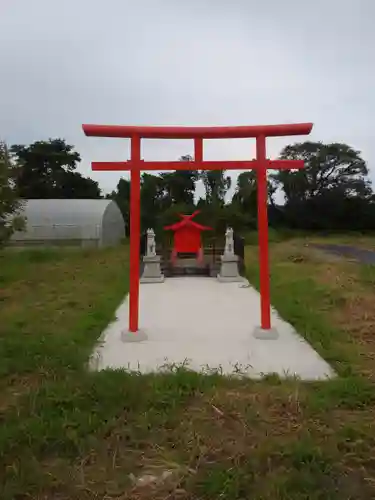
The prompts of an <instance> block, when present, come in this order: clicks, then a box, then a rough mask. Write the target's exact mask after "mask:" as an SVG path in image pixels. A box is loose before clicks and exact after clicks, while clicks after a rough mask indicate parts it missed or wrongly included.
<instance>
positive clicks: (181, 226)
mask: <svg viewBox="0 0 375 500" xmlns="http://www.w3.org/2000/svg"><path fill="white" fill-rule="evenodd" d="M198 214H199V210H196V211H195V212H194V213H192V214H191V215H182V214H180V217H181V219H182V220H180V221H179V222H176V223H175V224H172V225H170V226H165V227H164V229H165V230H166V231H174V235H173V248H172V260H174V259H175V258H176V257H177V254H179V253H195V254H196V256H197V258H198V260H201V259H202V258H203V248H202V240H201V233H202V231H211V230H212V227H208V226H203V225H202V224H199V223H198V222H195V221H193V220H192V219H193V218H194V217H195V216H196V215H198Z"/></svg>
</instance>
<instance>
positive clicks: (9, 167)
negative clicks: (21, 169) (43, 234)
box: [0, 142, 24, 247]
mask: <svg viewBox="0 0 375 500" xmlns="http://www.w3.org/2000/svg"><path fill="white" fill-rule="evenodd" d="M16 174H17V167H16V166H15V165H14V163H13V161H12V158H11V155H10V153H9V151H8V148H7V146H6V144H5V143H4V142H0V247H1V246H2V245H3V244H4V243H6V241H8V239H9V238H10V236H11V235H12V233H13V232H14V231H15V230H20V229H22V228H23V227H24V220H23V218H22V217H20V216H19V215H17V212H18V211H19V209H20V208H21V203H20V201H19V198H18V193H17V189H16V184H15V179H16Z"/></svg>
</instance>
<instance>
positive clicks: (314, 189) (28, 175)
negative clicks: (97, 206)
mask: <svg viewBox="0 0 375 500" xmlns="http://www.w3.org/2000/svg"><path fill="white" fill-rule="evenodd" d="M279 158H280V159H299V160H304V162H305V168H304V169H302V170H292V171H272V172H269V174H268V200H269V223H270V226H273V227H275V228H290V229H298V230H315V231H321V230H324V231H333V230H361V231H363V230H373V229H375V195H374V193H373V190H372V187H371V182H370V179H369V171H368V167H367V165H366V162H365V161H364V160H363V158H362V156H361V153H360V152H359V151H357V150H355V149H353V148H352V147H350V146H348V145H347V144H342V143H331V144H324V143H322V142H309V141H307V142H302V143H295V144H292V145H289V146H286V147H285V148H284V149H283V150H282V151H281V153H280V156H279ZM80 161H81V157H80V155H79V153H78V152H76V151H75V148H74V146H72V145H69V144H67V143H66V141H65V140H63V139H50V140H48V141H36V142H34V143H33V144H30V145H19V144H17V145H13V146H11V147H9V148H8V147H7V146H6V145H5V144H4V143H0V241H1V240H3V239H5V238H6V236H7V235H9V234H10V233H11V232H12V230H13V229H14V227H13V226H14V224H15V225H17V224H18V225H19V224H20V221H19V220H18V219H17V218H15V219H14V218H12V217H10V215H11V214H13V213H15V211H16V210H17V207H19V204H20V202H22V199H33V198H72V199H73V198H91V199H92V198H103V197H105V198H110V199H114V200H115V201H116V202H117V204H118V206H119V207H120V209H121V211H122V213H123V215H124V219H125V221H126V227H127V228H129V209H130V181H129V180H128V179H126V178H122V179H120V181H119V182H118V184H117V187H116V189H115V190H113V191H112V192H111V193H109V194H106V195H104V194H103V193H102V191H101V189H100V186H99V185H98V183H97V182H96V181H94V180H93V179H90V178H89V177H85V176H83V175H82V174H80V173H79V172H78V171H77V168H78V165H79V163H80ZM180 161H182V162H190V161H192V157H191V156H190V155H185V156H181V158H180ZM198 182H200V183H201V185H202V186H203V194H202V196H200V197H199V198H198V199H197V196H196V187H197V183H198ZM231 187H232V178H231V177H230V176H229V175H227V172H225V171H220V170H214V171H198V170H177V171H171V172H166V173H160V174H150V173H146V172H144V173H143V174H142V177H141V214H142V215H141V224H142V228H143V229H146V228H147V227H153V228H155V229H156V230H157V231H159V230H161V228H162V227H163V226H164V225H166V224H169V223H171V222H173V221H175V220H176V215H177V214H178V213H189V212H191V211H192V210H195V209H197V208H198V209H200V211H201V213H200V216H199V217H200V220H201V222H203V223H205V224H207V225H210V226H211V227H213V228H214V230H215V232H216V233H218V234H219V233H223V232H224V230H225V227H226V226H228V225H230V226H232V227H233V228H234V229H235V230H237V231H245V230H249V229H256V227H257V180H256V172H255V171H244V172H241V173H240V174H239V176H238V178H237V182H236V185H235V186H233V195H232V196H231V199H228V191H229V190H230V189H231ZM278 193H279V194H278ZM280 193H281V194H280ZM281 195H283V198H284V202H283V203H280V202H277V200H278V199H280V196H281ZM11 221H12V222H11Z"/></svg>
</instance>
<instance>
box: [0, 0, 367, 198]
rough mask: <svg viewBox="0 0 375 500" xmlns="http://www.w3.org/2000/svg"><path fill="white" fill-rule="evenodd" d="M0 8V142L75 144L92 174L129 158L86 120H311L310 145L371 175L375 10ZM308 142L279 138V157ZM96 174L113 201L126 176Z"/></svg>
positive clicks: (166, 0) (215, 146)
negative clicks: (89, 131)
mask: <svg viewBox="0 0 375 500" xmlns="http://www.w3.org/2000/svg"><path fill="white" fill-rule="evenodd" d="M0 9H1V16H0V56H1V61H2V68H1V80H0V86H1V87H0V89H1V92H0V109H1V113H0V136H2V137H3V138H4V139H6V140H7V141H9V142H10V143H14V142H21V143H23V142H24V143H27V142H31V141H34V140H38V139H43V138H48V137H56V136H60V137H65V138H66V139H67V140H68V141H70V142H71V143H73V144H75V145H76V147H77V149H78V150H79V151H80V153H81V155H82V158H83V162H82V165H81V166H80V169H81V171H82V172H83V173H84V174H89V173H90V170H89V168H90V167H89V163H90V161H91V160H94V159H95V160H105V159H108V160H116V159H122V158H124V157H126V155H127V154H128V145H127V144H126V141H121V140H115V139H112V140H104V139H90V138H86V137H85V136H84V135H83V133H82V131H81V124H82V123H85V122H92V123H95V122H97V123H126V124H162V125H163V124H178V125H183V124H186V125H194V124H196V125H204V124H207V125H211V124H212V125H225V124H228V125H240V124H257V123H280V122H298V121H313V122H314V130H313V134H312V135H311V138H312V139H316V140H323V141H344V142H348V143H349V144H351V145H353V146H354V147H356V148H358V149H360V150H361V151H362V152H363V155H364V157H365V159H366V160H367V161H368V164H369V166H370V168H371V169H372V167H373V164H374V159H375V155H374V152H373V148H372V137H371V136H372V132H371V126H372V123H371V122H372V117H373V116H374V114H375V98H374V96H373V92H372V89H373V88H374V84H375V73H374V67H373V61H374V60H375V57H374V56H375V54H374V47H375V35H374V30H373V18H374V14H375V4H374V2H373V0H362V1H359V0H330V1H329V2H327V1H325V2H323V1H322V0H315V1H314V2H313V1H304V2H303V1H300V0H299V1H298V0H285V1H284V2H280V1H279V0H264V1H262V2H259V1H258V0H237V1H229V0H189V1H188V0H186V1H182V0H181V1H175V0H138V1H137V0H134V1H133V0H107V1H106V2H103V1H99V0H65V1H64V2H58V1H56V0H55V1H51V0H33V1H32V2H31V1H30V0H18V1H14V0H0ZM297 139H299V138H286V139H285V138H282V139H275V140H270V141H269V145H268V151H269V155H270V156H275V155H277V153H278V151H279V150H280V148H281V147H282V146H283V145H285V144H287V143H288V142H291V141H294V140H297ZM189 148H190V149H189ZM143 151H144V156H145V158H148V159H151V158H154V159H159V160H160V159H166V160H167V159H175V158H176V157H178V156H179V155H181V154H184V153H186V152H191V145H190V144H189V143H185V142H183V141H182V142H181V141H176V142H173V141H168V142H162V141H146V142H145V144H144V147H143ZM252 151H253V145H252V143H251V141H243V140H242V141H232V142H231V141H215V142H213V143H210V144H208V145H207V148H206V156H207V157H208V158H222V159H229V158H234V159H235V158H246V157H248V155H249V154H252ZM90 175H91V176H92V177H93V178H95V179H97V180H99V181H100V183H101V185H102V187H103V188H104V189H106V190H109V189H112V188H113V187H114V186H115V185H116V183H117V180H118V178H119V174H113V173H111V174H108V173H106V174H91V173H90ZM372 175H373V170H372ZM373 177H374V175H373ZM374 178H375V177H374Z"/></svg>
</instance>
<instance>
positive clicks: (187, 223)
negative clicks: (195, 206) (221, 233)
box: [164, 210, 212, 231]
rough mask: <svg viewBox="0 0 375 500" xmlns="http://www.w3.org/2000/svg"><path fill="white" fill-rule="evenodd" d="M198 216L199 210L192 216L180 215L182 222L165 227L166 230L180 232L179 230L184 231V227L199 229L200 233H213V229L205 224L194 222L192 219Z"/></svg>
mask: <svg viewBox="0 0 375 500" xmlns="http://www.w3.org/2000/svg"><path fill="white" fill-rule="evenodd" d="M198 214H199V210H196V211H195V212H194V213H192V214H191V215H183V214H179V216H180V217H181V218H182V220H180V221H178V222H175V223H174V224H171V225H169V226H164V229H165V230H166V231H178V230H179V229H182V228H183V227H191V228H195V229H198V230H199V231H212V227H209V226H204V225H203V224H199V222H195V221H193V220H192V218H193V217H195V216H196V215H198Z"/></svg>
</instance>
